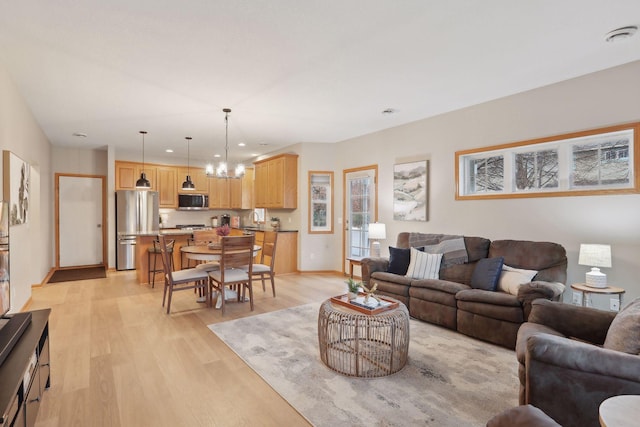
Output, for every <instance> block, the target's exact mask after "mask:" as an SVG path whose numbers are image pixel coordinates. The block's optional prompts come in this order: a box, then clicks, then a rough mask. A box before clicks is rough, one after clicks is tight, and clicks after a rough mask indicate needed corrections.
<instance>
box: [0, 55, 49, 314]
mask: <svg viewBox="0 0 640 427" xmlns="http://www.w3.org/2000/svg"><path fill="white" fill-rule="evenodd" d="M0 94H2V95H1V96H0V148H1V149H2V150H9V151H11V152H13V153H14V154H16V155H17V156H18V157H20V158H21V159H22V160H24V161H26V162H28V163H30V164H31V167H32V171H31V188H30V189H31V194H30V207H31V209H30V212H29V222H28V223H27V224H22V225H17V226H13V227H11V228H10V230H9V233H10V234H9V239H10V251H11V255H10V256H11V261H10V263H11V265H10V268H11V292H12V294H11V311H13V312H16V311H20V310H21V309H22V308H23V307H24V306H25V304H27V303H28V301H29V299H30V298H31V286H32V285H37V284H40V283H41V281H42V279H44V278H45V277H46V275H47V274H48V272H49V270H50V268H51V266H52V264H51V260H52V253H53V245H52V244H51V242H52V239H53V237H52V236H53V229H52V225H53V215H52V204H53V196H52V189H53V184H52V173H51V168H50V158H51V145H50V143H49V141H48V140H47V137H46V136H45V135H44V133H43V132H42V130H41V129H40V126H39V125H38V123H36V121H35V119H34V117H33V115H32V113H31V111H30V109H29V107H28V106H27V105H26V103H25V101H24V99H23V98H22V96H21V95H20V92H19V91H18V88H17V87H16V85H15V84H14V83H13V81H12V79H11V77H10V76H9V74H8V73H7V71H6V70H5V69H4V67H3V66H2V65H1V64H0ZM0 179H1V178H0Z"/></svg>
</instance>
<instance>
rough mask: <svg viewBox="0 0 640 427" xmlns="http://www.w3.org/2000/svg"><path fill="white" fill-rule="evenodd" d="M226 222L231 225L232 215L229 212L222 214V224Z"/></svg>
mask: <svg viewBox="0 0 640 427" xmlns="http://www.w3.org/2000/svg"><path fill="white" fill-rule="evenodd" d="M225 224H226V225H228V226H229V227H231V215H229V214H224V215H220V226H223V225H225Z"/></svg>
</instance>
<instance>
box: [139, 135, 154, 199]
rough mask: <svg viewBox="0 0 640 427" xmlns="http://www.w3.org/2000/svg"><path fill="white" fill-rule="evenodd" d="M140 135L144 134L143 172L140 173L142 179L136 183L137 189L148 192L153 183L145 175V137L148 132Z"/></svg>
mask: <svg viewBox="0 0 640 427" xmlns="http://www.w3.org/2000/svg"><path fill="white" fill-rule="evenodd" d="M140 133H141V134H142V171H141V172H140V179H138V180H137V181H136V188H139V189H142V190H148V189H150V188H151V183H150V182H149V180H148V179H147V175H146V174H145V173H144V136H145V135H146V134H147V131H145V130H141V131H140Z"/></svg>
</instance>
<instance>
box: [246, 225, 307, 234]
mask: <svg viewBox="0 0 640 427" xmlns="http://www.w3.org/2000/svg"><path fill="white" fill-rule="evenodd" d="M236 230H242V231H273V228H271V227H251V226H245V227H238V228H236ZM297 232H298V230H294V229H287V228H280V229H279V230H278V233H297Z"/></svg>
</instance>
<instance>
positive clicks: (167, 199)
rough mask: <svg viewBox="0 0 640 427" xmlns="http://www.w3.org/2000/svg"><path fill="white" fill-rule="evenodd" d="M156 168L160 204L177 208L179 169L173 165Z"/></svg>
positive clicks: (162, 206) (163, 206)
mask: <svg viewBox="0 0 640 427" xmlns="http://www.w3.org/2000/svg"><path fill="white" fill-rule="evenodd" d="M156 170H157V174H156V175H157V178H156V181H157V184H156V191H158V206H160V207H161V208H177V207H178V192H177V188H176V181H177V180H178V171H177V169H176V168H175V167H173V166H158V167H157V169H156Z"/></svg>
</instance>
